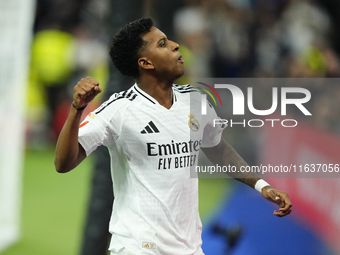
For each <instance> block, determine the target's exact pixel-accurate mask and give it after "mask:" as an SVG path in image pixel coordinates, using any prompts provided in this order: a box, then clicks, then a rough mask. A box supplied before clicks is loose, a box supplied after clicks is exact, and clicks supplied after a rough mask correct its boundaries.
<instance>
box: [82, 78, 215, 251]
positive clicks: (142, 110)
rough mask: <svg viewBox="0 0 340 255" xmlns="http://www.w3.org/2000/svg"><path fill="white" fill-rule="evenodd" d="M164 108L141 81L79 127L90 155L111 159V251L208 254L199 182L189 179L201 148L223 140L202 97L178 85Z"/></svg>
mask: <svg viewBox="0 0 340 255" xmlns="http://www.w3.org/2000/svg"><path fill="white" fill-rule="evenodd" d="M172 90H173V105H172V106H171V108H170V109H166V108H165V107H163V106H162V105H160V104H159V103H158V102H157V101H156V100H155V99H154V98H152V97H151V96H150V95H148V94H147V93H145V92H144V91H142V90H141V89H140V88H139V87H138V86H137V84H135V85H134V86H132V87H131V88H130V89H129V90H127V91H123V92H120V93H117V94H114V95H112V96H111V98H110V99H109V100H108V101H106V102H105V103H103V104H102V105H101V106H100V107H99V108H98V109H97V110H95V111H94V112H92V113H90V114H89V115H88V116H87V117H86V118H85V120H84V121H83V122H82V124H81V125H80V129H79V143H80V144H81V145H82V146H83V148H84V149H85V151H86V155H89V154H90V153H91V152H92V151H94V150H95V149H96V148H97V146H99V145H105V146H107V147H108V149H109V152H110V155H111V174H112V180H113V190H114V196H115V200H114V204H113V210H112V215H111V220H110V226H109V230H110V232H111V233H112V239H111V244H110V248H109V250H110V251H111V254H136V255H140V254H157V255H164V254H171V255H189V254H190V255H192V254H195V255H196V254H197V255H198V254H199V255H201V254H203V252H202V250H201V245H202V239H201V233H202V223H201V220H200V217H199V212H198V179H197V178H191V177H190V168H194V167H195V165H196V164H197V160H198V153H199V149H200V147H213V146H215V145H217V144H218V143H219V142H220V140H221V133H222V127H221V126H216V127H213V119H216V118H218V117H217V116H216V113H215V110H214V109H213V108H212V107H207V108H208V109H207V114H206V115H201V114H200V111H201V101H200V100H201V93H200V92H199V91H198V90H196V89H195V88H193V87H192V86H190V85H186V86H179V85H173V89H172Z"/></svg>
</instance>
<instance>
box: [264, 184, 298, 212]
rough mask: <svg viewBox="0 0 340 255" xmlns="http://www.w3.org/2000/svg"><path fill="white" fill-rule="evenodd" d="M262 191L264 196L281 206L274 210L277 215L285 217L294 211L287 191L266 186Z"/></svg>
mask: <svg viewBox="0 0 340 255" xmlns="http://www.w3.org/2000/svg"><path fill="white" fill-rule="evenodd" d="M261 193H262V196H263V197H264V198H266V199H267V200H269V201H271V202H273V203H275V204H277V205H279V206H280V208H279V210H275V211H274V215H275V216H278V217H283V216H286V215H288V214H290V212H291V211H292V202H291V201H290V199H289V197H288V195H287V193H286V192H283V191H280V190H277V189H274V188H272V187H270V186H265V187H263V188H262V191H261Z"/></svg>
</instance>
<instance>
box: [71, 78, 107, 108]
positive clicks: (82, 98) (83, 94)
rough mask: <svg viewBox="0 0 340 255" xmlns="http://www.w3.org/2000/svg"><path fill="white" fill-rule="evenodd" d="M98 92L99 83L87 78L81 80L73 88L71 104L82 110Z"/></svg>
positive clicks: (99, 90)
mask: <svg viewBox="0 0 340 255" xmlns="http://www.w3.org/2000/svg"><path fill="white" fill-rule="evenodd" d="M100 92H102V90H101V88H99V82H98V81H96V80H94V79H92V78H91V77H87V78H86V79H84V78H83V79H81V80H80V81H79V82H78V83H77V85H76V86H75V87H74V94H73V104H74V106H75V107H76V108H83V107H85V106H86V105H87V104H88V103H90V102H91V101H92V100H93V98H95V97H96V96H97V95H98V94H99V93H100Z"/></svg>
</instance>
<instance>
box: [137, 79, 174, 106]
mask: <svg viewBox="0 0 340 255" xmlns="http://www.w3.org/2000/svg"><path fill="white" fill-rule="evenodd" d="M172 84H173V81H159V80H157V79H153V77H148V78H144V79H143V78H141V79H140V80H139V81H137V85H138V87H139V88H140V89H142V90H143V91H144V92H146V93H148V94H149V95H150V96H152V97H153V98H154V99H155V100H157V102H158V103H159V104H160V105H162V106H164V107H165V108H167V109H170V107H171V106H172V101H173V95H172Z"/></svg>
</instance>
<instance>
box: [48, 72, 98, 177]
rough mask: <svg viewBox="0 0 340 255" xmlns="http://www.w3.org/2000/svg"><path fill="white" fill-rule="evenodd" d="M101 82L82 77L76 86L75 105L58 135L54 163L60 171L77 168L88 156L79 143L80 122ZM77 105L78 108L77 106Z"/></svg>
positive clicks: (96, 93)
mask: <svg viewBox="0 0 340 255" xmlns="http://www.w3.org/2000/svg"><path fill="white" fill-rule="evenodd" d="M100 92H101V89H100V88H99V83H98V82H97V81H96V80H94V79H92V78H89V77H88V78H86V79H81V80H80V81H79V82H78V84H77V85H76V86H75V87H74V94H73V105H74V107H71V110H70V113H69V116H68V118H67V120H66V122H65V124H64V127H63V129H62V131H61V133H60V135H59V137H58V141H57V146H56V151H55V159H54V165H55V168H56V170H57V172H59V173H66V172H68V171H70V170H72V169H73V168H75V167H76V166H77V165H79V163H80V162H81V161H83V160H84V159H85V158H86V153H85V150H84V149H83V147H82V146H81V145H80V144H79V143H78V132H79V124H80V121H81V115H82V113H83V110H77V109H76V108H78V109H80V108H83V107H85V106H86V105H87V104H88V103H89V102H91V101H92V100H93V98H95V97H96V96H97V95H98V94H99V93H100ZM75 107H76V108H75Z"/></svg>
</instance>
